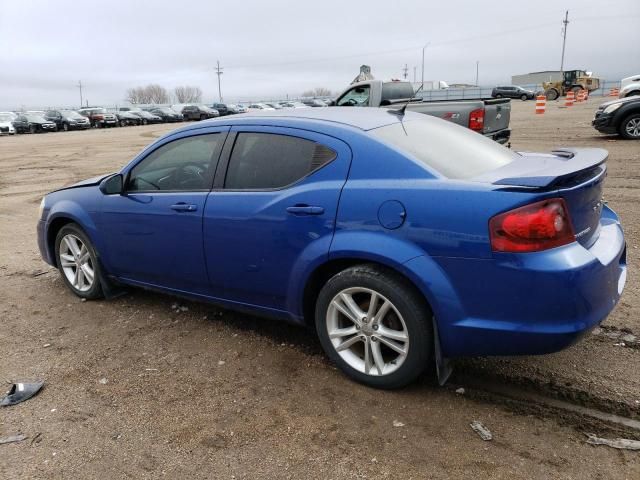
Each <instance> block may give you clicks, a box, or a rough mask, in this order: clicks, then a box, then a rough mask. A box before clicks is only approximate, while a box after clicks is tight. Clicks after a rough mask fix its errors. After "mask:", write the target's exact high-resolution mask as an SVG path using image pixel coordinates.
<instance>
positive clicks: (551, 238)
mask: <svg viewBox="0 0 640 480" xmlns="http://www.w3.org/2000/svg"><path fill="white" fill-rule="evenodd" d="M489 236H490V237H491V249H492V250H493V251H494V252H539V251H540V250H547V249H548V248H554V247H559V246H560V245H566V244H567V243H571V242H573V241H575V239H576V236H575V235H574V233H573V226H572V225H571V219H570V218H569V211H568V210H567V205H566V204H565V203H564V200H563V199H562V198H552V199H549V200H543V201H541V202H536V203H532V204H531V205H526V206H524V207H520V208H516V209H515V210H511V211H509V212H505V213H501V214H500V215H496V216H495V217H493V218H492V219H491V220H490V221H489Z"/></svg>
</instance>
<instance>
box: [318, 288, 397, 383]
mask: <svg viewBox="0 0 640 480" xmlns="http://www.w3.org/2000/svg"><path fill="white" fill-rule="evenodd" d="M326 327H327V333H328V334H329V339H330V341H331V343H332V345H333V347H334V348H335V350H336V352H337V353H338V355H340V357H342V359H343V360H344V361H345V362H346V363H347V364H348V365H349V366H350V367H352V368H353V369H355V370H357V371H359V372H362V373H364V374H366V375H372V376H383V375H389V374H390V373H393V372H394V371H396V370H397V369H398V368H400V366H401V365H402V363H403V362H404V361H405V359H406V358H407V354H408V352H409V331H408V329H407V326H406V324H405V321H404V319H403V318H402V315H401V314H400V312H399V311H398V309H397V308H396V307H395V305H393V303H392V302H391V301H390V300H389V299H387V298H386V297H384V296H383V295H382V294H380V293H379V292H376V291H375V290H372V289H369V288H363V287H353V288H347V289H344V290H342V291H340V292H339V293H338V294H337V295H336V296H335V297H334V298H333V299H332V300H331V303H330V304H329V308H328V309H327V315H326Z"/></svg>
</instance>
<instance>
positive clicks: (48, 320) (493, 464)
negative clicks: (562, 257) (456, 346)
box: [0, 98, 640, 479]
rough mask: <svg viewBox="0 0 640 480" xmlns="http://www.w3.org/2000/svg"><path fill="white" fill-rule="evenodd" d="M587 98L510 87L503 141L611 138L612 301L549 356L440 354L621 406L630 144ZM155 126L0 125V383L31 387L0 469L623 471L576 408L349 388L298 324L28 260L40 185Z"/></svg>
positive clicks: (134, 146) (633, 378) (7, 473)
mask: <svg viewBox="0 0 640 480" xmlns="http://www.w3.org/2000/svg"><path fill="white" fill-rule="evenodd" d="M599 100H600V99H599V98H598V99H596V98H592V99H591V100H590V101H589V104H588V105H576V106H574V107H573V108H572V109H571V110H566V109H561V108H558V106H557V105H555V104H553V105H551V106H549V108H548V111H547V113H546V114H545V115H544V116H535V115H534V113H533V111H534V104H533V103H532V102H519V101H516V102H514V103H513V107H514V108H513V116H512V128H513V137H512V145H513V147H514V148H515V149H519V150H542V151H545V150H547V151H548V150H550V149H551V148H553V147H556V146H598V147H603V148H606V149H608V150H609V151H610V160H609V177H608V180H607V186H606V189H605V197H606V200H607V201H608V202H609V205H610V206H612V207H613V208H614V209H615V210H616V211H617V212H618V213H619V214H620V215H621V217H622V221H623V224H624V226H625V229H626V235H627V241H628V245H629V250H628V261H629V270H630V274H629V279H628V283H627V288H626V291H625V294H624V296H623V298H622V301H621V303H620V304H619V305H618V307H617V308H616V310H615V311H614V313H613V314H612V315H611V317H610V318H609V319H608V320H607V321H606V322H605V323H604V325H603V329H601V330H598V331H596V332H597V333H598V334H590V335H589V336H588V337H587V338H585V339H584V340H583V341H582V342H580V343H579V344H577V345H576V346H574V347H572V348H570V349H568V350H566V351H564V352H561V353H558V354H555V355H548V356H544V357H523V358H517V359H514V358H483V359H472V360H461V361H457V362H456V370H457V373H458V375H459V376H458V378H464V375H467V376H473V377H475V378H478V379H480V380H481V381H482V380H483V379H486V380H487V381H494V380H498V381H499V382H506V383H509V384H513V385H526V386H529V387H531V388H533V389H535V390H537V391H542V392H545V393H546V394H555V395H558V396H561V397H563V398H569V399H572V400H573V401H575V402H578V403H581V404H587V405H593V406H596V407H598V408H600V409H602V410H606V411H611V412H617V413H621V414H624V415H625V416H629V417H635V418H638V417H640V340H635V341H632V340H631V337H627V340H626V341H624V340H623V339H622V336H624V335H630V334H632V335H640V319H639V315H638V314H639V313H640V298H639V297H638V292H639V285H640V284H639V281H638V277H637V275H636V274H635V272H636V271H637V270H638V266H639V265H638V258H637V248H638V244H639V243H640V231H639V227H638V225H640V208H639V207H638V203H639V202H640V173H639V172H640V143H639V142H630V141H624V140H621V139H619V138H616V137H613V138H608V137H603V136H600V135H598V134H597V132H595V131H594V130H592V129H591V126H590V120H591V117H592V114H593V110H594V109H595V107H596V105H597V104H598V102H599ZM172 128H174V127H173V126H165V125H162V126H147V127H130V128H125V129H113V130H94V131H87V132H69V133H57V134H44V135H22V136H17V137H15V138H0V318H1V323H0V325H1V328H0V352H2V361H1V362H0V381H1V382H2V383H3V384H5V382H6V384H7V388H8V383H10V382H13V381H15V380H25V379H44V380H46V381H47V386H46V387H45V389H44V390H43V391H42V392H41V393H40V394H39V395H38V396H37V397H36V398H34V399H32V400H30V401H28V402H25V403H23V404H20V405H18V406H14V407H9V408H5V409H2V410H0V437H4V436H7V435H12V434H16V433H19V432H21V433H24V434H25V435H27V436H28V437H29V438H28V439H27V440H26V441H23V442H21V443H15V444H9V445H0V478H158V477H161V476H165V477H166V478H185V477H190V478H237V479H240V478H341V479H342V478H386V477H394V478H407V479H409V478H414V479H417V478H461V477H463V476H465V477H466V476H471V475H473V476H474V477H476V478H509V479H513V478H540V479H548V478H554V479H564V478H566V479H591V478H594V479H595V478H602V479H605V478H606V479H609V478H621V479H623V478H625V479H632V478H640V452H629V451H618V450H613V449H609V448H608V447H593V446H591V445H588V444H586V443H585V439H586V436H585V435H584V432H585V431H590V429H592V428H595V427H594V426H593V425H592V424H589V423H583V422H582V421H581V420H579V419H578V420H576V419H575V418H570V417H567V416H564V415H562V414H559V413H557V412H556V413H554V412H552V411H545V410H540V411H536V410H535V409H528V408H522V406H520V407H517V408H515V407H514V406H513V405H506V404H503V403H502V402H500V401H499V400H496V399H492V397H488V398H476V397H474V396H472V395H469V394H465V395H460V394H456V393H455V392H454V391H453V389H447V388H444V389H443V388H439V387H436V386H435V385H434V382H433V380H432V379H431V378H429V377H426V378H424V379H422V380H421V381H420V382H418V383H417V384H415V385H413V386H411V387H409V388H406V389H404V390H401V391H396V392H381V391H375V390H371V389H367V388H365V387H362V386H360V385H357V384H354V383H352V382H350V381H348V380H347V379H346V378H345V377H343V376H342V375H341V374H340V372H338V371H337V370H336V369H335V368H334V367H333V366H332V365H331V364H330V363H329V362H328V361H327V360H326V359H325V357H324V355H323V354H322V353H321V351H320V348H319V345H318V342H317V341H316V339H315V337H314V335H313V334H312V333H311V332H307V331H304V330H302V329H299V328H294V327H290V326H287V325H282V324H274V323H273V322H270V321H267V320H262V319H257V318H253V317H247V316H245V315H240V314H235V313H233V312H229V311H222V310H219V309H217V308H215V307H212V306H209V305H201V304H195V303H189V302H184V301H181V300H176V299H174V298H171V297H168V296H163V295H158V294H153V293H148V292H143V291H139V290H132V291H131V292H130V293H129V294H128V295H126V296H124V297H121V298H119V299H116V300H112V301H98V302H81V301H80V300H79V299H78V298H76V297H74V296H73V295H72V294H70V292H69V291H68V290H67V289H66V288H65V286H64V285H63V283H62V281H61V280H60V279H59V278H58V274H57V272H56V271H55V270H53V269H51V268H49V267H48V266H47V265H46V264H44V263H43V262H42V261H41V259H40V258H39V254H38V251H37V247H36V244H35V224H36V219H37V207H38V203H39V202H40V198H41V197H42V195H43V194H44V193H46V192H47V191H49V190H51V189H54V188H56V187H59V186H62V185H65V184H68V183H71V182H74V181H77V180H81V179H83V178H87V177H90V176H93V175H97V174H100V173H103V172H109V171H113V170H115V169H117V168H118V167H119V166H121V165H122V164H124V163H125V162H126V161H127V160H129V159H130V158H131V157H132V156H133V155H134V154H135V153H136V152H137V151H138V150H139V149H141V148H142V147H143V146H144V145H146V144H147V143H149V142H150V141H152V140H153V138H155V137H157V136H159V135H161V134H163V133H164V132H166V131H169V130H171V129H172ZM570 294H571V292H567V295H570ZM176 306H178V307H180V306H184V307H186V308H187V309H188V310H185V309H181V308H176ZM623 344H624V345H623ZM453 381H456V377H454V378H453ZM2 390H4V387H2ZM473 420H480V421H482V422H483V423H484V424H485V425H486V426H487V427H489V428H490V429H491V430H492V432H493V434H494V440H493V441H492V442H483V441H482V440H480V438H479V437H478V436H476V434H475V433H474V432H473V431H472V430H471V429H470V427H469V423H470V422H472V421H473ZM394 422H396V423H395V425H400V424H402V426H394ZM397 422H401V423H397ZM601 428H602V429H603V431H597V432H595V433H603V434H605V433H607V434H609V435H614V436H615V434H616V433H620V434H624V435H626V436H627V437H629V436H632V435H633V432H628V431H626V432H625V431H622V432H616V431H615V429H609V427H606V426H601ZM38 434H40V435H39V436H38ZM636 438H638V437H636Z"/></svg>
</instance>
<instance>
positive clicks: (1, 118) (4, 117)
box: [0, 113, 13, 122]
mask: <svg viewBox="0 0 640 480" xmlns="http://www.w3.org/2000/svg"><path fill="white" fill-rule="evenodd" d="M11 121H13V117H12V116H11V115H9V114H6V113H0V122H11Z"/></svg>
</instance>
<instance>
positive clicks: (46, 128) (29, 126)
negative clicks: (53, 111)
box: [13, 113, 57, 133]
mask: <svg viewBox="0 0 640 480" xmlns="http://www.w3.org/2000/svg"><path fill="white" fill-rule="evenodd" d="M13 127H14V128H15V131H16V132H17V133H27V132H29V133H46V132H55V131H56V130H57V128H56V124H55V123H53V122H51V121H49V120H46V119H45V118H44V117H43V116H42V115H38V114H35V113H24V114H20V115H18V116H17V117H16V118H15V120H14V121H13Z"/></svg>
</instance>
